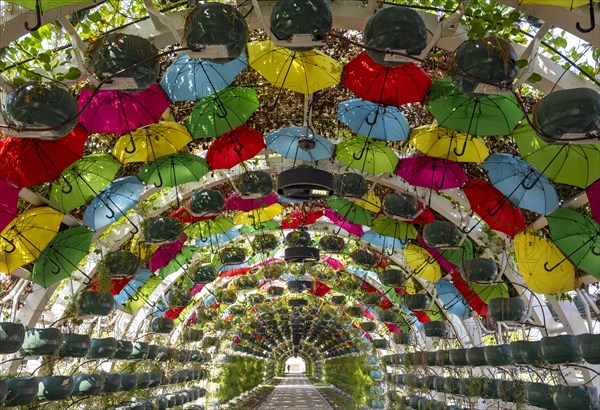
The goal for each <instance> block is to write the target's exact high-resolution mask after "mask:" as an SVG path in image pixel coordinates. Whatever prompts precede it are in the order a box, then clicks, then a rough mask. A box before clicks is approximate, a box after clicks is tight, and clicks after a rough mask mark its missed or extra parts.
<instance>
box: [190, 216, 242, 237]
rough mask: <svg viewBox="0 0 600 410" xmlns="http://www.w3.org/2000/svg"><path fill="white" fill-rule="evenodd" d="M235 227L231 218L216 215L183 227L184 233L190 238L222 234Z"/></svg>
mask: <svg viewBox="0 0 600 410" xmlns="http://www.w3.org/2000/svg"><path fill="white" fill-rule="evenodd" d="M234 227H235V223H234V222H233V220H232V219H231V218H226V217H224V216H217V217H216V218H214V219H209V220H206V221H200V222H196V223H194V224H192V225H190V226H188V227H187V228H186V229H185V231H184V232H185V234H186V235H187V236H188V237H190V238H196V239H201V240H202V239H206V238H208V237H209V236H213V235H217V234H223V233H225V232H227V231H228V230H230V229H232V228H234Z"/></svg>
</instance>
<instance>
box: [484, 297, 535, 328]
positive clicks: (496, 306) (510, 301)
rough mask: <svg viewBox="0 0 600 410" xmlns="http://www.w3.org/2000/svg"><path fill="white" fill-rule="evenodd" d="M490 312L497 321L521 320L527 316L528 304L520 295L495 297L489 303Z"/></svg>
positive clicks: (491, 316)
mask: <svg viewBox="0 0 600 410" xmlns="http://www.w3.org/2000/svg"><path fill="white" fill-rule="evenodd" d="M488 314H489V316H490V318H491V319H492V320H494V321H496V322H507V321H510V322H521V321H523V320H525V317H526V316H527V305H525V301H523V299H521V298H519V297H514V298H495V299H492V300H490V302H489V304H488Z"/></svg>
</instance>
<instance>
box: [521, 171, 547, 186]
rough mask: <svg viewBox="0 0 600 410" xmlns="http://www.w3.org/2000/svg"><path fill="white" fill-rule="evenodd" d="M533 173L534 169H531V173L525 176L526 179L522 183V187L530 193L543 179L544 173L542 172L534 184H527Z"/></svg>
mask: <svg viewBox="0 0 600 410" xmlns="http://www.w3.org/2000/svg"><path fill="white" fill-rule="evenodd" d="M532 173H533V169H530V170H529V172H528V173H527V175H525V178H523V180H522V181H521V186H522V187H523V189H526V190H527V191H529V190H530V189H533V187H535V185H536V184H537V183H538V182H539V180H540V178H541V177H542V173H541V172H540V173H539V175H538V176H537V177H536V178H535V179H534V180H533V182H532V183H531V184H527V178H529V176H530V175H531V174H532Z"/></svg>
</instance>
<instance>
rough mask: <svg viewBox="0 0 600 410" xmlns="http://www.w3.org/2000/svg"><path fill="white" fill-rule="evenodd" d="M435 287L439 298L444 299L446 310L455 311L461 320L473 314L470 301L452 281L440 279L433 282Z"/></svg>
mask: <svg viewBox="0 0 600 410" xmlns="http://www.w3.org/2000/svg"><path fill="white" fill-rule="evenodd" d="M433 287H434V288H435V294H436V296H437V298H438V299H439V300H441V301H442V304H443V307H444V309H445V310H447V311H450V312H452V313H454V314H455V315H456V316H458V317H459V318H460V319H461V320H464V319H467V318H468V317H469V316H470V315H471V309H470V308H469V305H468V303H467V302H466V301H465V299H464V298H463V296H462V295H461V294H460V293H459V292H458V289H456V287H454V285H453V284H452V282H449V281H447V280H446V279H440V280H438V281H437V282H435V283H434V284H433Z"/></svg>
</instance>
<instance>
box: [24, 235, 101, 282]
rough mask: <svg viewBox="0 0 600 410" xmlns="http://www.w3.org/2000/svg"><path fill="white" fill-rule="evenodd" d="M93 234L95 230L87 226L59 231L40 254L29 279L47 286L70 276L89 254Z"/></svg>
mask: <svg viewBox="0 0 600 410" xmlns="http://www.w3.org/2000/svg"><path fill="white" fill-rule="evenodd" d="M92 236H93V232H92V231H91V230H89V229H88V228H86V227H85V226H76V227H73V228H69V229H67V230H65V231H62V232H59V233H58V234H57V235H56V236H55V237H54V238H53V239H52V241H51V242H50V243H49V244H48V246H47V247H46V248H45V249H44V250H43V251H42V253H41V254H40V256H39V258H38V260H37V261H36V262H35V264H34V265H33V270H32V272H31V276H30V277H29V278H28V279H29V280H31V281H32V282H33V283H37V284H38V285H40V286H42V287H44V288H47V287H48V286H50V285H51V284H53V283H54V282H57V281H59V280H62V279H64V278H68V277H69V276H70V275H71V273H73V271H74V270H75V269H77V265H78V264H79V262H81V260H82V259H83V258H84V257H85V256H86V255H87V254H88V251H89V249H90V245H91V243H92Z"/></svg>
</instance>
